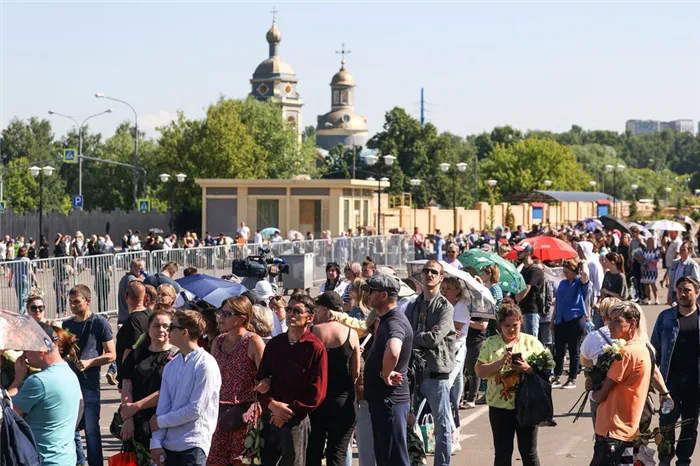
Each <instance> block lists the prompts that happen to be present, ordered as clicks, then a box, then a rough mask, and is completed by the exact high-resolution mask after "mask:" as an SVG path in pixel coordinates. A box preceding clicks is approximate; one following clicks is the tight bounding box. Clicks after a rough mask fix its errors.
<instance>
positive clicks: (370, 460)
mask: <svg viewBox="0 0 700 466" xmlns="http://www.w3.org/2000/svg"><path fill="white" fill-rule="evenodd" d="M358 404H359V409H358V410H357V425H356V426H355V434H356V436H357V456H358V457H359V460H360V466H374V464H375V462H374V438H373V435H372V418H371V416H370V414H369V405H368V403H367V402H366V401H364V400H362V401H360V402H359V403H358Z"/></svg>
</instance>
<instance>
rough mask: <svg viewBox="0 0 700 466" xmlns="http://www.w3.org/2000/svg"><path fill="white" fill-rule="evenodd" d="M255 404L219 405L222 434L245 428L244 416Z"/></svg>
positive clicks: (219, 423)
mask: <svg viewBox="0 0 700 466" xmlns="http://www.w3.org/2000/svg"><path fill="white" fill-rule="evenodd" d="M252 404H253V403H238V404H235V405H219V421H218V423H217V425H218V427H219V430H221V431H222V432H231V431H233V430H236V429H240V428H241V427H243V426H245V425H246V424H247V422H245V421H244V420H243V415H244V414H245V413H246V412H247V411H248V409H249V408H250V406H251V405H252Z"/></svg>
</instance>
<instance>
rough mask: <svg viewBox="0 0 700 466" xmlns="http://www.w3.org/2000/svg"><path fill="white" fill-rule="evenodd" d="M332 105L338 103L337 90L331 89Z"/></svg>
mask: <svg viewBox="0 0 700 466" xmlns="http://www.w3.org/2000/svg"><path fill="white" fill-rule="evenodd" d="M333 105H338V91H333Z"/></svg>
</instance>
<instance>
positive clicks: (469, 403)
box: [464, 401, 476, 409]
mask: <svg viewBox="0 0 700 466" xmlns="http://www.w3.org/2000/svg"><path fill="white" fill-rule="evenodd" d="M474 408H476V403H475V402H473V401H465V402H464V409H474Z"/></svg>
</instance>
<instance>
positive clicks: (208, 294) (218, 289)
mask: <svg viewBox="0 0 700 466" xmlns="http://www.w3.org/2000/svg"><path fill="white" fill-rule="evenodd" d="M176 281H177V282H178V283H179V284H180V286H182V287H183V288H184V289H186V290H187V291H189V292H191V293H194V294H195V295H196V296H197V298H199V299H203V300H204V301H206V302H208V303H209V304H212V305H214V306H216V307H219V306H221V304H222V303H223V302H224V301H226V300H227V299H228V298H232V297H234V296H240V295H241V293H244V292H246V291H248V289H247V288H246V287H245V286H243V285H241V284H240V283H234V282H230V281H228V280H223V279H221V278H216V277H212V276H211V275H203V274H195V275H190V276H189V277H184V278H180V279H179V280H176Z"/></svg>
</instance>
